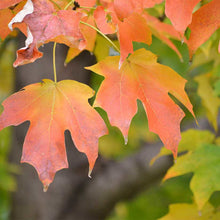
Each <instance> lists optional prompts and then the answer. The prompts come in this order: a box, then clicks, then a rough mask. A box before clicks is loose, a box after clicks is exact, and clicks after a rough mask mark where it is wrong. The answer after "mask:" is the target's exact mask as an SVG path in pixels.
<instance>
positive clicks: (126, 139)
mask: <svg viewBox="0 0 220 220" xmlns="http://www.w3.org/2000/svg"><path fill="white" fill-rule="evenodd" d="M124 139H125V145H127V144H128V136H125V137H124Z"/></svg>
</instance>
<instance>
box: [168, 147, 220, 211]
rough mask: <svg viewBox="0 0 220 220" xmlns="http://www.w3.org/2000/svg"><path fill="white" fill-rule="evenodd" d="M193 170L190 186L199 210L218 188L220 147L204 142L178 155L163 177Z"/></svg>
mask: <svg viewBox="0 0 220 220" xmlns="http://www.w3.org/2000/svg"><path fill="white" fill-rule="evenodd" d="M189 172H193V173H194V175H193V177H192V180H191V182H190V188H191V190H192V192H193V194H194V197H195V201H196V203H197V206H198V208H199V210H201V209H202V207H203V206H204V205H205V203H206V202H207V201H208V200H209V198H210V196H211V194H212V193H213V192H214V191H218V190H220V147H219V146H216V145H212V144H205V145H202V146H201V147H199V148H198V149H196V150H195V151H194V152H189V153H188V154H186V155H184V156H182V157H180V158H179V159H178V160H177V162H176V164H175V165H174V166H173V167H171V169H169V170H168V172H167V174H166V176H165V178H164V179H169V178H172V177H175V176H179V175H183V174H186V173H189Z"/></svg>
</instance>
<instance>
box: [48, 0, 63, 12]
mask: <svg viewBox="0 0 220 220" xmlns="http://www.w3.org/2000/svg"><path fill="white" fill-rule="evenodd" d="M49 1H50V2H52V3H53V4H54V5H56V6H57V8H59V9H60V10H61V7H60V6H59V5H58V4H57V3H56V2H55V1H53V0H49Z"/></svg>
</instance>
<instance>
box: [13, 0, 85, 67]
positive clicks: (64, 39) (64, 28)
mask: <svg viewBox="0 0 220 220" xmlns="http://www.w3.org/2000/svg"><path fill="white" fill-rule="evenodd" d="M27 4H29V5H30V6H29V7H30V8H31V4H32V1H31V0H28V2H27ZM32 7H33V8H34V11H33V13H29V14H27V15H26V16H25V17H24V19H23V22H24V23H26V24H27V26H28V38H27V40H26V46H25V48H21V49H20V50H18V51H17V59H16V61H15V62H14V66H15V67H16V66H18V65H22V64H26V63H30V62H34V61H35V60H36V59H37V58H39V57H41V56H42V53H41V52H39V51H38V47H39V46H41V45H42V44H44V43H48V42H50V41H54V42H58V43H64V44H66V45H68V46H72V47H79V48H80V49H82V48H84V47H85V46H86V45H85V41H84V39H83V35H82V33H81V31H80V28H79V22H80V19H81V17H82V14H81V13H80V12H76V11H72V10H58V11H56V10H55V9H54V5H53V4H52V3H51V2H50V1H48V0H33V6H32ZM20 14H22V12H21V13H20ZM20 14H19V15H20ZM17 19H18V22H21V19H20V18H19V16H17V17H15V18H14V19H13V22H12V23H14V22H16V20H17Z"/></svg>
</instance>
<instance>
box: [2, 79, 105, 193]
mask: <svg viewBox="0 0 220 220" xmlns="http://www.w3.org/2000/svg"><path fill="white" fill-rule="evenodd" d="M93 95H94V92H93V90H92V89H91V88H89V87H88V86H86V85H84V84H82V83H79V82H76V81H73V80H64V81H60V82H58V83H55V82H53V81H51V80H48V79H47V80H43V83H36V84H32V85H28V86H26V87H25V88H24V89H23V90H21V91H19V92H17V93H15V94H13V95H12V96H10V97H9V98H7V99H6V100H5V101H4V102H3V106H4V111H3V113H2V115H1V116H0V130H1V129H3V128H4V127H7V126H10V125H19V124H21V123H23V122H24V121H30V127H29V130H28V133H27V135H26V138H25V141H24V147H23V154H22V158H21V162H27V163H29V164H31V165H33V166H34V167H35V169H36V170H37V172H38V174H39V178H40V180H41V181H42V183H43V185H44V187H45V189H46V188H47V187H48V186H49V184H50V183H51V182H52V181H53V178H54V175H55V173H56V171H58V170H60V169H62V168H67V167H68V162H67V158H66V150H65V143H64V131H65V130H67V129H68V130H69V131H70V133H71V136H72V138H73V140H74V143H75V145H76V147H77V149H78V150H79V151H81V152H83V153H85V154H86V156H87V158H88V161H89V170H90V171H89V172H91V171H92V169H93V166H94V163H95V161H96V158H97V155H98V139H99V137H100V136H102V135H104V134H105V133H106V126H105V124H104V122H103V120H102V118H101V117H100V116H99V114H98V113H97V112H96V111H95V110H94V109H93V108H92V107H91V106H90V105H89V103H88V98H91V97H92V96H93Z"/></svg>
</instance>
